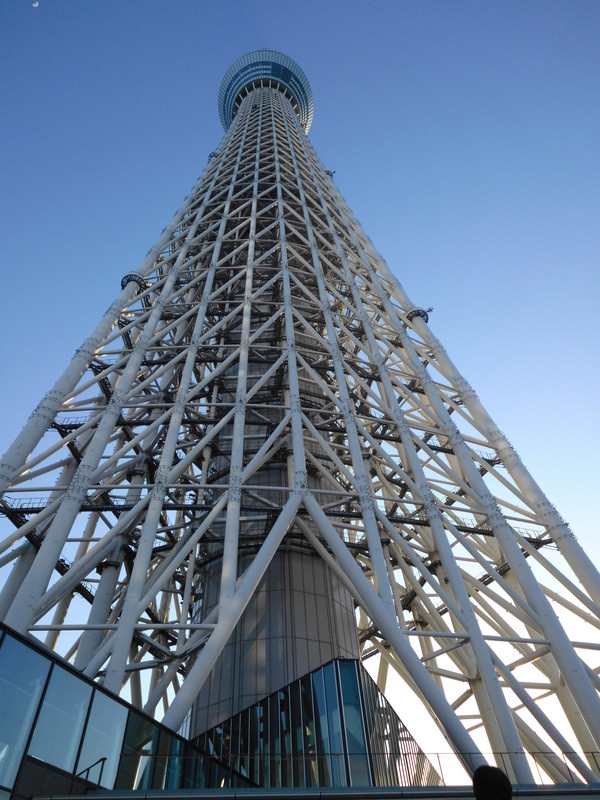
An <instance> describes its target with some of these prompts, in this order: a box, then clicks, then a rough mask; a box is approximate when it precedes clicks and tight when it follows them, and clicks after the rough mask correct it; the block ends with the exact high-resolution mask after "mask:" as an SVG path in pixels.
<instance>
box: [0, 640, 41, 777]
mask: <svg viewBox="0 0 600 800" xmlns="http://www.w3.org/2000/svg"><path fill="white" fill-rule="evenodd" d="M49 670H50V661H48V659H47V658H44V656H42V655H40V654H39V653H36V652H35V650H31V649H30V648H29V647H26V646H25V645H24V644H21V643H20V642H17V640H16V639H13V638H12V636H6V637H5V639H4V642H3V644H2V649H0V709H2V713H1V714H0V784H1V785H2V786H6V787H9V788H11V787H12V785H13V783H14V780H15V777H16V775H17V770H18V769H19V764H20V763H21V757H22V756H23V751H24V750H25V745H26V743H27V739H28V737H29V732H30V731H31V726H32V724H33V720H34V717H35V714H36V712H37V710H38V705H39V702H40V697H41V695H42V691H43V688H44V685H45V683H46V678H47V677H48V672H49Z"/></svg>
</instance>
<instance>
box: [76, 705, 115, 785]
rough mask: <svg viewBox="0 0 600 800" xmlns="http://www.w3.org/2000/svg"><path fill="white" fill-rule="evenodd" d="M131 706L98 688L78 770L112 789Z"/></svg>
mask: <svg viewBox="0 0 600 800" xmlns="http://www.w3.org/2000/svg"><path fill="white" fill-rule="evenodd" d="M126 723H127V709H126V707H125V706H124V705H122V704H121V703H118V702H117V701H116V700H113V699H112V698H111V697H108V695H105V694H104V693H103V692H95V693H94V700H93V702H92V710H91V711H90V717H89V720H88V724H87V725H86V729H85V735H84V737H83V746H82V748H81V753H80V755H79V761H78V763H77V770H76V771H77V774H78V775H81V776H82V777H83V778H87V779H88V780H90V781H92V782H93V783H98V784H99V785H100V786H104V787H106V788H107V789H112V788H113V784H114V782H115V775H116V774H117V767H118V766H119V755H120V753H121V743H122V742H123V734H124V733H125V725H126Z"/></svg>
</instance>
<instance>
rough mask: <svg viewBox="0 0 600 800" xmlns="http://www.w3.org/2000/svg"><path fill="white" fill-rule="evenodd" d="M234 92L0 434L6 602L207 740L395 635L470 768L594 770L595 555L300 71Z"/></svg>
mask: <svg viewBox="0 0 600 800" xmlns="http://www.w3.org/2000/svg"><path fill="white" fill-rule="evenodd" d="M219 111H220V116H221V120H222V122H223V125H224V127H225V129H226V133H225V136H224V138H223V140H222V142H221V144H220V145H219V146H218V148H217V149H216V150H215V152H214V153H211V155H210V158H209V162H208V166H207V168H206V169H205V171H204V172H203V174H202V175H201V177H200V178H199V180H198V182H197V183H196V184H195V186H194V187H193V189H192V190H191V192H190V193H189V195H188V197H187V198H186V199H185V201H184V203H183V205H182V206H181V208H180V209H179V210H178V211H177V213H176V214H175V216H174V218H173V220H172V222H171V223H170V224H169V225H168V226H167V227H166V228H165V229H164V231H163V233H162V235H161V237H160V239H159V240H158V242H157V244H156V245H155V246H154V247H153V248H152V249H151V250H150V252H149V254H148V256H147V257H146V260H145V261H144V262H143V264H142V265H141V267H140V268H139V269H138V270H137V271H135V272H128V273H127V274H126V275H125V277H124V278H123V280H122V291H121V293H120V294H119V295H118V297H117V298H116V300H115V301H114V303H113V304H112V305H111V306H110V308H109V309H108V310H107V312H106V313H105V315H104V316H103V317H102V319H101V321H100V323H99V324H98V326H97V327H96V328H95V329H94V331H93V332H92V334H91V335H90V337H89V338H88V339H87V340H86V341H85V342H84V343H83V344H82V346H81V347H80V348H79V349H78V350H77V351H76V353H75V356H74V358H73V360H72V361H71V363H70V364H69V366H68V367H67V369H66V371H65V372H64V374H63V375H62V376H61V377H60V378H59V380H58V381H57V382H56V384H55V386H54V387H53V388H52V389H51V390H50V392H49V393H48V394H47V395H46V396H45V397H44V399H43V400H42V402H41V403H40V405H39V406H38V407H37V409H36V410H35V411H34V413H33V414H32V416H31V417H30V418H29V420H28V422H27V424H26V425H25V427H24V428H23V431H22V432H21V434H20V435H19V437H18V438H17V440H16V441H15V443H14V444H13V445H12V447H11V448H10V449H9V450H8V452H7V453H6V455H5V456H4V458H3V459H2V463H1V467H0V476H1V482H2V486H1V488H2V489H3V490H4V494H3V496H2V500H1V503H2V505H1V509H2V512H3V514H4V517H5V519H4V521H3V528H4V531H5V533H4V537H3V543H2V545H1V562H0V563H1V565H2V566H3V567H4V568H5V569H6V571H7V572H8V574H7V576H6V577H5V581H4V585H3V589H2V592H1V594H0V613H1V615H2V618H3V619H4V620H5V622H6V624H7V625H8V626H10V627H11V628H12V629H14V630H15V631H16V632H18V633H20V634H22V635H29V634H30V635H32V636H35V637H38V638H41V639H42V640H43V641H44V642H45V644H46V645H47V646H48V647H50V648H52V649H53V650H55V651H56V652H57V653H59V654H60V655H62V656H63V657H64V659H66V660H68V661H69V662H71V664H73V665H74V666H75V667H76V668H77V669H79V670H81V672H82V673H83V674H84V675H85V676H87V677H91V678H98V679H99V680H101V682H102V683H103V685H104V688H105V689H107V690H110V691H113V692H116V693H123V694H124V696H125V697H127V698H128V699H129V700H130V702H131V703H133V705H135V706H138V707H140V708H143V709H144V710H145V711H146V712H147V713H149V714H153V715H156V717H157V718H158V719H161V718H162V722H163V724H164V725H166V726H169V727H170V728H172V729H174V730H177V729H179V728H180V726H182V725H183V724H184V723H185V724H186V725H187V726H188V730H189V735H190V737H192V738H196V739H197V738H198V737H202V736H204V741H205V740H206V737H207V736H208V734H206V732H207V731H212V732H213V733H212V734H211V735H213V737H214V731H215V730H218V729H219V725H221V724H222V723H223V722H224V721H226V720H233V719H240V718H241V716H240V715H243V713H244V709H248V708H251V707H252V708H255V707H256V708H258V707H260V704H261V703H262V702H264V701H265V699H266V698H268V697H270V696H272V695H273V693H276V692H278V691H279V690H281V689H282V687H285V686H292V685H301V678H302V676H304V675H307V674H308V673H311V672H312V673H314V672H315V670H317V671H318V670H320V669H322V668H323V667H324V665H326V664H328V663H330V662H331V663H333V662H335V663H342V662H343V663H346V662H348V661H350V662H352V661H353V660H354V661H356V660H360V659H365V658H367V657H369V656H371V655H378V656H380V658H381V665H382V666H381V668H380V670H379V679H380V681H379V682H380V688H381V689H385V680H386V675H387V674H388V670H387V668H388V667H390V668H392V669H393V670H395V671H396V672H397V673H398V674H399V675H400V676H401V678H402V680H403V681H404V682H405V684H406V686H407V687H410V689H412V690H414V691H415V692H416V693H417V695H418V696H420V697H421V699H422V701H423V704H424V707H425V708H426V709H427V710H428V711H429V713H430V714H431V715H432V716H433V718H434V719H435V721H436V722H437V723H438V724H439V726H440V727H441V729H442V730H443V731H444V733H445V735H446V737H447V739H448V741H449V743H450V744H451V746H452V748H453V749H454V751H455V752H456V753H457V754H459V756H460V757H461V758H462V760H463V762H464V763H465V765H466V766H467V767H468V768H469V769H472V768H474V767H475V766H477V765H478V764H480V763H483V762H484V760H485V758H484V756H483V755H482V753H490V752H491V753H494V754H495V756H496V760H497V761H498V762H499V763H501V764H502V766H503V767H504V768H505V769H506V770H507V772H508V773H509V774H510V775H511V777H512V779H513V780H515V781H517V782H520V783H529V782H532V781H533V777H532V766H531V765H532V763H533V762H532V759H534V760H535V761H536V762H537V765H538V767H539V768H540V769H541V770H542V771H543V772H545V773H546V774H547V775H548V776H549V777H550V779H551V780H552V781H554V782H557V783H561V782H566V781H570V780H573V779H582V780H584V781H594V780H596V779H597V776H598V775H599V763H598V758H597V754H598V751H599V750H600V700H599V697H598V689H599V687H600V679H599V677H598V664H599V663H600V662H599V659H598V649H599V644H598V642H599V639H600V637H599V636H598V629H599V627H600V620H599V612H600V577H599V575H598V572H597V570H596V569H595V567H594V565H593V564H592V563H591V561H590V560H589V558H588V557H587V556H586V554H585V552H584V551H583V550H582V548H581V547H580V546H579V545H578V543H577V541H576V540H575V538H574V536H573V535H572V533H571V532H570V530H569V528H568V527H567V525H566V524H565V523H564V521H563V520H562V519H561V518H560V516H559V514H558V513H557V512H556V510H555V509H554V507H553V506H552V505H551V504H550V503H549V502H548V500H547V499H546V497H545V496H544V494H543V493H542V491H541V490H540V488H539V487H538V485H537V484H536V483H535V481H534V480H533V478H532V477H531V476H530V474H529V473H528V472H527V470H526V469H525V467H524V466H523V464H522V462H521V460H520V459H519V456H518V455H517V453H516V452H515V450H514V449H513V448H512V446H511V445H510V444H509V442H508V441H507V439H506V438H505V436H504V435H503V434H502V432H501V431H500V430H499V428H498V427H497V426H496V424H495V423H494V422H493V421H492V420H491V418H490V416H489V415H488V413H487V412H486V411H485V409H484V407H483V405H482V404H481V402H480V400H479V399H478V397H477V395H476V394H475V392H474V391H473V389H472V388H471V387H470V386H469V384H468V383H467V382H466V380H465V379H464V378H463V376H462V375H461V374H460V373H459V371H458V370H457V368H456V367H455V365H454V363H453V362H452V361H451V360H450V358H449V356H448V354H447V353H446V351H445V350H444V348H443V347H442V345H441V344H440V342H439V341H438V339H437V338H436V337H435V335H434V334H433V333H432V332H431V329H430V327H429V324H428V314H427V312H426V311H425V310H423V309H422V308H419V307H417V306H415V305H414V304H413V303H412V302H411V301H410V300H409V298H408V296H407V295H406V293H405V291H404V289H403V288H402V287H401V285H400V284H399V283H398V281H397V280H396V278H395V277H394V276H393V275H392V273H391V272H390V270H389V269H388V267H387V266H386V264H385V263H384V261H383V260H382V258H381V257H380V256H379V255H378V254H377V252H376V251H375V250H374V248H373V246H372V244H371V242H370V240H369V239H368V237H367V236H366V235H365V233H364V232H363V230H362V228H361V227H360V225H359V223H358V222H357V220H356V219H355V218H354V216H353V215H352V212H351V211H350V210H349V208H348V206H347V205H346V203H345V202H344V200H343V199H342V197H341V196H340V194H339V192H338V191H337V189H336V186H335V184H334V182H333V179H332V175H331V173H330V172H328V171H327V170H326V169H325V168H324V166H323V164H322V163H321V161H320V160H319V158H318V156H317V155H316V153H315V151H314V150H313V148H312V146H311V144H310V142H309V140H308V138H307V136H306V134H307V133H308V130H309V128H310V125H311V121H312V114H313V100H312V94H311V90H310V86H309V84H308V81H307V80H306V77H305V76H304V73H303V72H302V71H301V70H300V68H299V67H298V66H297V65H296V64H295V63H294V62H293V61H291V60H290V59H289V58H287V57H285V56H282V55H281V54H279V53H276V52H273V51H257V52H255V53H251V54H249V55H247V56H244V57H243V58H241V59H240V60H239V61H237V62H236V63H235V64H234V65H233V66H232V67H231V68H230V70H229V71H228V72H227V74H226V76H225V78H224V80H223V84H222V87H221V92H220V94H219ZM9 568H10V571H8V570H9ZM559 615H560V617H561V620H562V622H563V623H564V625H563V624H561V621H559ZM340 659H341V660H342V662H340ZM299 681H300V683H299ZM290 696H291V695H290ZM298 714H299V715H300V717H298V719H301V715H302V710H301V709H300V711H298ZM228 724H229V723H228ZM239 735H240V736H241V734H239ZM239 741H241V739H240V740H239Z"/></svg>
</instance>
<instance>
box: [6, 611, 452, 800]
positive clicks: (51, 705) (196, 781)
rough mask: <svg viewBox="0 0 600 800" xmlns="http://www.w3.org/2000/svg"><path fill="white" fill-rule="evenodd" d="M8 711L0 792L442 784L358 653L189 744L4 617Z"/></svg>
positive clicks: (14, 797)
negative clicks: (22, 634) (11, 629)
mask: <svg viewBox="0 0 600 800" xmlns="http://www.w3.org/2000/svg"><path fill="white" fill-rule="evenodd" d="M0 709H1V713H0V800H9V798H10V800H25V799H27V800H28V799H29V798H31V797H33V796H45V795H55V794H57V793H62V794H64V795H69V794H85V793H86V792H87V791H88V790H90V789H96V788H103V789H111V790H122V791H132V790H133V791H146V790H167V789H172V790H185V789H187V790H193V789H199V790H202V789H210V788H215V789H216V788H219V789H222V788H233V787H246V788H259V787H265V788H270V787H286V786H288V787H291V786H296V787H315V786H397V785H398V784H399V783H400V784H402V785H406V786H410V785H423V784H427V785H438V784H439V782H440V780H439V776H438V775H437V773H436V772H435V771H434V770H433V768H432V766H431V764H430V763H429V761H428V760H427V759H426V757H425V755H424V754H423V753H422V752H421V751H420V750H419V748H418V746H417V745H416V743H415V741H414V739H413V738H412V737H411V736H410V734H409V733H408V731H407V730H406V728H405V727H404V725H403V724H402V722H401V721H400V720H399V719H398V717H397V716H396V714H395V713H394V711H393V710H392V709H391V708H390V706H389V704H388V703H387V702H386V700H385V699H384V697H383V695H381V693H380V692H379V691H378V689H377V687H376V686H375V684H374V683H373V681H372V680H371V678H370V677H369V676H368V675H367V673H366V672H365V671H364V669H363V668H362V667H361V666H360V665H359V664H358V663H357V662H356V661H352V660H342V659H339V660H336V661H332V662H331V663H329V664H327V665H326V666H325V667H323V668H320V669H317V670H314V671H313V672H312V673H310V674H308V675H305V676H303V677H302V678H301V679H300V680H299V681H295V682H294V683H292V684H290V685H289V686H286V687H284V688H282V689H281V690H280V691H278V692H275V693H273V694H271V695H270V696H269V697H266V698H265V699H264V700H262V701H261V702H260V703H258V704H256V705H255V706H252V707H251V708H247V709H245V710H244V711H242V712H241V713H239V714H237V715H236V716H234V717H232V718H231V719H229V720H227V721H225V722H223V723H222V724H220V725H218V726H216V727H215V728H213V729H212V730H210V731H208V732H207V733H205V734H203V735H202V736H200V737H198V739H197V740H196V741H194V742H190V741H188V740H187V739H185V738H184V737H182V736H179V735H177V734H174V733H173V732H172V731H170V730H168V729H167V728H165V727H164V726H163V725H160V724H158V723H157V722H156V721H155V720H153V719H151V718H150V717H148V716H146V715H144V714H141V713H140V712H139V711H136V710H135V709H133V708H132V707H131V706H129V705H128V704H127V703H125V702H124V701H123V700H121V699H119V698H117V697H115V696H114V695H112V694H110V693H109V692H106V691H104V690H103V689H102V688H101V687H99V686H98V685H97V684H95V683H93V682H92V681H89V680H87V679H86V678H84V677H82V676H81V674H80V673H77V672H76V671H75V670H73V669H72V668H70V667H69V666H68V665H67V664H65V663H64V662H63V661H62V660H61V659H58V658H56V657H55V656H53V655H52V654H51V653H50V652H48V651H46V650H44V649H42V648H40V647H37V646H34V645H32V644H31V643H29V642H26V641H25V640H24V639H22V638H21V637H18V636H16V635H15V634H14V633H13V632H9V631H8V630H6V628H4V626H3V627H2V636H1V640H0Z"/></svg>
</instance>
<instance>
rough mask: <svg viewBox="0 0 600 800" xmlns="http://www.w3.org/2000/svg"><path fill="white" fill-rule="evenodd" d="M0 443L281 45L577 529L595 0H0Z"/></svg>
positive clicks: (385, 238)
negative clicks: (234, 98)
mask: <svg viewBox="0 0 600 800" xmlns="http://www.w3.org/2000/svg"><path fill="white" fill-rule="evenodd" d="M0 15H1V16H0V38H1V47H0V75H1V78H0V81H1V92H2V96H1V98H0V102H1V108H2V117H3V122H2V137H1V145H0V147H1V159H2V179H1V185H2V189H1V190H0V191H1V197H0V203H1V207H0V224H1V226H2V231H1V235H2V239H1V242H2V256H1V264H2V284H1V286H2V293H1V295H0V303H1V308H2V314H1V319H0V325H1V330H0V333H1V342H2V347H1V352H0V370H1V374H2V386H3V390H2V393H1V397H0V415H1V416H0V418H1V420H2V425H1V429H0V449H1V450H2V451H3V450H4V449H5V447H6V446H7V445H8V444H9V442H10V441H11V440H12V438H13V436H14V435H15V433H16V432H17V431H18V429H19V428H20V427H21V424H22V423H23V422H24V420H25V418H26V417H27V415H28V414H29V413H30V411H31V409H32V408H33V407H34V405H35V404H36V403H37V401H38V400H39V398H40V397H41V396H42V394H43V393H44V392H45V391H46V390H47V388H49V386H50V385H51V384H52V383H53V381H54V379H55V378H56V376H57V375H58V374H59V373H60V372H62V369H63V368H64V366H65V364H66V363H67V361H68V359H69V358H70V356H71V354H72V352H73V350H74V349H75V348H76V347H77V346H78V345H79V343H80V342H81V341H82V340H83V339H84V338H85V336H86V335H87V334H88V332H89V331H90V330H91V329H92V327H93V325H94V322H95V320H96V319H97V318H98V317H99V315H100V314H101V313H102V312H103V311H104V309H105V308H106V306H107V305H108V304H109V302H110V301H111V300H112V298H113V297H114V295H115V294H116V293H117V292H118V290H119V286H120V279H121V276H122V275H124V274H125V273H127V272H130V271H131V270H133V269H136V268H137V267H138V266H139V264H140V262H141V261H142V259H143V257H144V255H145V253H146V252H147V250H148V249H149V248H150V246H151V245H152V244H153V243H154V241H155V240H156V239H157V237H158V235H159V234H160V231H161V230H162V228H163V227H164V226H165V225H166V224H167V222H168V221H169V220H170V218H171V215H172V214H173V212H174V211H175V210H176V208H177V207H178V205H179V204H180V202H181V200H182V199H183V197H184V196H185V194H186V193H187V192H188V190H189V188H190V187H191V185H192V183H193V182H194V180H195V179H196V177H197V176H198V175H199V174H200V172H201V171H202V170H203V168H204V166H205V165H206V162H207V157H208V154H209V152H210V151H212V150H213V149H215V147H216V145H217V144H218V142H219V140H220V138H221V136H222V130H221V128H220V124H219V120H218V115H217V110H216V102H217V91H218V88H219V83H220V80H221V77H222V76H223V74H224V72H225V71H226V69H227V68H228V66H229V65H230V63H231V62H232V61H233V60H234V59H236V58H237V57H238V56H240V55H242V54H243V53H245V52H247V51H248V50H253V49H256V48H259V47H271V48H274V49H278V50H281V51H283V52H284V53H287V54H289V55H290V56H292V57H293V58H294V59H296V60H297V61H298V63H299V64H300V65H301V67H302V68H303V69H304V71H305V72H306V74H307V76H308V79H309V81H310V83H311V85H312V88H313V93H314V97H315V120H314V124H313V128H312V131H311V134H310V138H311V139H312V142H313V144H314V145H315V147H316V148H317V150H318V152H319V153H320V155H321V157H322V159H323V161H324V162H325V165H326V166H327V167H328V168H330V169H334V170H336V176H335V177H336V181H337V183H338V185H339V187H340V189H341V191H342V193H343V194H344V196H345V197H346V199H347V201H348V203H349V204H350V206H351V207H352V208H353V209H354V211H355V213H356V215H357V216H358V218H359V219H360V220H361V222H362V223H363V225H364V227H365V229H366V231H367V233H368V234H369V235H370V236H371V238H372V239H373V241H374V243H375V245H376V247H377V248H378V249H379V251H380V252H381V253H382V254H383V255H384V256H385V258H386V259H387V261H388V263H389V265H390V267H391V268H392V269H393V271H394V272H395V273H396V275H397V276H398V277H399V279H400V280H401V281H402V283H403V284H404V286H405V288H406V289H407V291H408V293H409V294H410V296H411V297H412V298H413V299H414V301H415V302H416V303H417V304H420V305H423V306H425V307H428V306H433V307H434V309H435V310H434V313H433V314H432V315H431V325H432V327H433V329H434V330H435V332H436V333H437V334H438V335H439V336H440V337H441V339H442V340H443V342H444V343H445V345H446V347H447V348H448V350H449V351H450V353H451V355H452V356H453V357H454V360H455V361H456V362H457V363H458V365H459V367H460V368H461V369H462V370H463V372H464V373H465V374H466V376H467V377H468V378H469V380H470V381H471V382H472V383H473V385H474V386H475V388H476V390H477V391H478V393H479V395H480V397H481V398H482V400H483V401H484V403H485V404H486V405H487V406H488V408H489V410H490V411H491V413H492V415H493V416H494V417H495V418H496V419H497V421H498V422H499V424H500V426H501V427H502V428H503V429H504V431H505V432H506V433H507V435H508V436H509V438H510V439H511V440H512V442H513V443H514V445H515V446H516V447H517V449H518V450H519V451H520V452H521V454H522V455H523V457H524V459H525V461H526V463H527V464H528V465H529V467H530V469H531V471H532V472H533V473H534V475H535V476H536V477H537V479H538V481H539V482H540V483H541V484H542V487H543V488H544V489H545V490H546V491H547V493H548V495H549V496H550V499H551V500H552V501H553V502H554V503H555V504H556V505H557V507H558V509H559V510H560V511H561V512H562V513H563V514H564V516H565V517H566V518H567V519H568V520H570V521H571V522H572V524H573V527H574V530H575V532H576V533H577V534H578V536H579V538H580V540H581V541H582V542H583V543H584V544H585V545H586V546H588V547H589V548H590V550H592V551H593V550H594V548H595V552H596V554H597V555H598V557H599V560H600V546H598V545H597V544H595V536H596V530H597V527H598V523H597V518H598V511H597V507H596V505H595V504H594V503H593V502H592V501H593V498H594V495H597V494H598V488H597V482H598V464H597V459H596V455H595V448H596V446H597V442H598V441H599V440H600V426H599V423H598V403H597V398H598V394H599V392H598V389H599V379H598V373H599V369H598V367H599V363H598V362H599V359H598V355H599V346H598V339H599V336H598V334H599V330H598V328H599V326H598V310H597V305H598V283H599V281H598V264H599V262H600V258H599V257H600V213H599V212H600V174H599V173H600V158H599V155H600V153H599V151H600V57H599V50H600V44H599V43H600V24H599V23H600V3H599V2H597V0H594V2H577V0H570V1H569V2H566V1H564V2H552V0H544V2H536V1H535V0H532V1H531V0H530V1H529V2H502V3H500V2H493V0H490V1H489V2H460V0H458V2H448V0H444V2H408V1H405V2H401V1H400V0H398V1H397V2H387V1H386V0H378V1H377V0H375V2H358V1H356V2H352V0H346V2H327V0H321V2H312V0H311V1H310V2H300V0H297V1H296V2H287V1H286V0H278V2H265V1H263V2H256V1H254V2H233V1H232V0H230V1H229V2H227V1H225V0H224V1H223V2H221V3H217V2H203V1H202V0H177V2H173V1H169V0H143V1H142V0H96V1H95V2H93V0H88V2H83V1H82V0H79V1H76V0H39V5H38V7H34V6H33V4H32V0H10V2H6V0H5V2H4V3H3V4H2V7H1V10H0Z"/></svg>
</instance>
